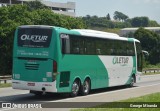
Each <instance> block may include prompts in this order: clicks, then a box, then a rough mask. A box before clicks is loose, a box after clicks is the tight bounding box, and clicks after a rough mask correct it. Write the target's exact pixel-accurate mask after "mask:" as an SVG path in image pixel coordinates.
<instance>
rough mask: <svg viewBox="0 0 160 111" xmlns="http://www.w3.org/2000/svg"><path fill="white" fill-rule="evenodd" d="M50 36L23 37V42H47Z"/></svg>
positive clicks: (25, 35) (24, 35)
mask: <svg viewBox="0 0 160 111" xmlns="http://www.w3.org/2000/svg"><path fill="white" fill-rule="evenodd" d="M47 38H48V36H43V35H27V34H23V35H21V40H31V41H32V42H46V41H47Z"/></svg>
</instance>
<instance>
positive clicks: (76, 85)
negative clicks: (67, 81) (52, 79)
mask: <svg viewBox="0 0 160 111" xmlns="http://www.w3.org/2000/svg"><path fill="white" fill-rule="evenodd" d="M79 89H80V84H79V81H78V80H75V81H74V82H73V84H72V89H71V90H72V92H71V94H70V96H71V97H76V96H77V95H78V93H79Z"/></svg>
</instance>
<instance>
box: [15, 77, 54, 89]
mask: <svg viewBox="0 0 160 111" xmlns="http://www.w3.org/2000/svg"><path fill="white" fill-rule="evenodd" d="M12 88H13V89H22V90H33V91H43V89H44V88H45V92H57V88H56V81H54V82H30V81H21V80H12Z"/></svg>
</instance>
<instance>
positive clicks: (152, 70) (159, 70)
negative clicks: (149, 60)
mask: <svg viewBox="0 0 160 111" xmlns="http://www.w3.org/2000/svg"><path fill="white" fill-rule="evenodd" d="M143 73H144V74H147V73H159V74H160V69H155V68H151V69H145V70H143Z"/></svg>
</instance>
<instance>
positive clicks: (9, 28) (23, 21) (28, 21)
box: [0, 1, 86, 75]
mask: <svg viewBox="0 0 160 111" xmlns="http://www.w3.org/2000/svg"><path fill="white" fill-rule="evenodd" d="M20 25H52V26H60V27H65V28H68V29H71V28H85V27H86V26H85V24H84V23H83V21H82V19H81V18H73V17H69V16H64V15H60V14H55V13H53V12H52V11H51V10H49V9H47V8H46V7H45V6H43V5H42V4H40V3H39V2H37V1H36V2H28V3H27V4H26V5H23V6H22V5H12V6H9V7H0V75H2V74H11V69H12V48H13V37H14V31H15V29H16V27H17V26H20Z"/></svg>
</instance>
